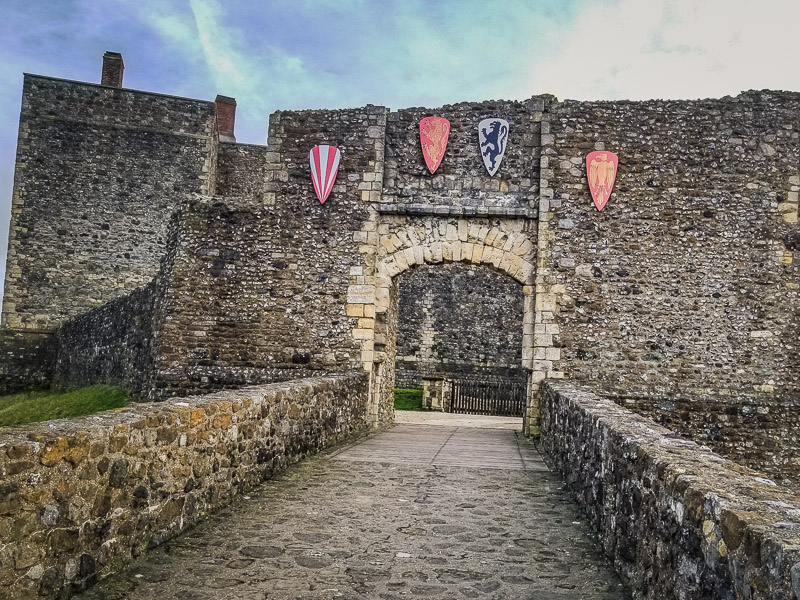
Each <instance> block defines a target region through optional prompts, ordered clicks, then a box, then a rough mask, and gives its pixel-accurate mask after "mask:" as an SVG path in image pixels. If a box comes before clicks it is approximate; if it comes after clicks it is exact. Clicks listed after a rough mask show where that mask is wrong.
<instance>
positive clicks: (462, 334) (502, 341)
mask: <svg viewBox="0 0 800 600" xmlns="http://www.w3.org/2000/svg"><path fill="white" fill-rule="evenodd" d="M399 293H400V299H399V308H398V311H399V320H398V332H397V360H396V375H395V381H396V385H397V387H421V386H422V378H424V377H429V378H431V377H439V378H445V377H446V378H450V379H454V378H455V379H473V378H478V379H481V380H487V379H497V378H515V379H522V380H523V381H524V378H525V377H524V374H523V371H522V368H521V366H522V313H523V301H524V297H523V294H522V286H521V285H520V284H519V283H518V282H517V281H514V280H513V279H512V278H510V277H508V276H507V275H504V274H501V273H498V272H496V271H492V270H490V269H488V268H486V267H477V266H475V265H467V264H464V263H451V264H446V265H421V266H419V267H416V268H415V269H411V270H409V271H406V272H405V273H403V274H402V275H400V277H399Z"/></svg>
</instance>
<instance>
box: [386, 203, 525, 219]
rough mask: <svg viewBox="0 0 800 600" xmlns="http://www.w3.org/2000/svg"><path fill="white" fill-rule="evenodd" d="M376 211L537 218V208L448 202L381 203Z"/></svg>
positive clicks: (420, 214)
mask: <svg viewBox="0 0 800 600" xmlns="http://www.w3.org/2000/svg"><path fill="white" fill-rule="evenodd" d="M377 209H378V212H379V213H380V214H383V215H414V216H437V217H441V216H475V217H507V218H522V219H537V218H538V217H539V209H538V208H533V209H532V208H509V207H505V206H453V205H450V204H422V203H416V202H411V203H404V204H393V203H385V202H384V203H381V204H378V206H377Z"/></svg>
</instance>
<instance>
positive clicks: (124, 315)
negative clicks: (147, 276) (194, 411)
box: [53, 279, 160, 399]
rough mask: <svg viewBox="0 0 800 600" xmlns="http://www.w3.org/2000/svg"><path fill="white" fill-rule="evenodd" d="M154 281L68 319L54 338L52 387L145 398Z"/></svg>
mask: <svg viewBox="0 0 800 600" xmlns="http://www.w3.org/2000/svg"><path fill="white" fill-rule="evenodd" d="M157 290H158V282H157V281H156V280H155V279H154V280H153V281H151V282H150V283H149V284H147V285H146V286H144V287H142V288H139V289H137V290H134V291H132V292H131V293H129V294H127V295H125V296H121V297H120V298H117V299H115V300H112V301H111V302H108V303H106V304H104V305H103V306H101V307H100V308H96V309H94V310H91V311H89V312H87V313H84V314H82V315H80V316H78V317H75V318H74V319H70V320H69V321H67V322H66V323H64V324H63V325H61V327H59V328H58V329H57V330H56V332H55V334H54V336H53V337H54V341H55V343H56V345H57V350H56V360H55V367H54V369H53V385H54V387H55V388H57V389H69V388H76V387H84V386H88V385H93V384H96V383H108V384H112V385H117V386H121V387H124V388H127V389H128V390H129V391H130V393H131V394H132V396H133V397H134V398H136V399H147V398H148V397H149V396H150V395H151V389H152V385H153V377H154V372H153V367H154V352H155V347H154V346H155V344H156V336H157V334H158V332H159V326H160V324H159V323H154V322H153V318H154V315H155V314H156V313H155V306H156V301H157V298H156V295H157Z"/></svg>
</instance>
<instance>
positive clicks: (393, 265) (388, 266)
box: [380, 257, 400, 277]
mask: <svg viewBox="0 0 800 600" xmlns="http://www.w3.org/2000/svg"><path fill="white" fill-rule="evenodd" d="M380 264H382V265H383V266H384V269H385V271H386V274H387V275H388V276H389V277H394V276H395V275H399V274H400V267H399V266H398V265H397V261H395V260H394V257H390V258H387V259H384V260H382V261H381V263H380Z"/></svg>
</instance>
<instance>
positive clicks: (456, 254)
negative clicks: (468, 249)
mask: <svg viewBox="0 0 800 600" xmlns="http://www.w3.org/2000/svg"><path fill="white" fill-rule="evenodd" d="M451 247H452V249H453V262H460V261H461V242H458V241H456V242H453V243H452V244H451Z"/></svg>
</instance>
